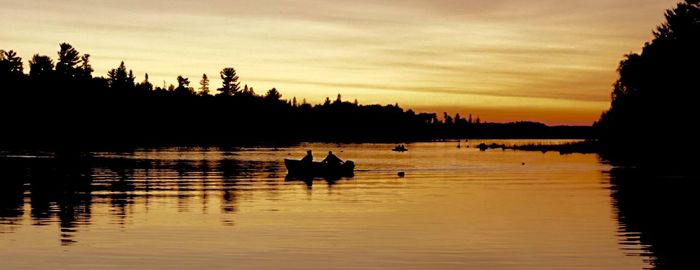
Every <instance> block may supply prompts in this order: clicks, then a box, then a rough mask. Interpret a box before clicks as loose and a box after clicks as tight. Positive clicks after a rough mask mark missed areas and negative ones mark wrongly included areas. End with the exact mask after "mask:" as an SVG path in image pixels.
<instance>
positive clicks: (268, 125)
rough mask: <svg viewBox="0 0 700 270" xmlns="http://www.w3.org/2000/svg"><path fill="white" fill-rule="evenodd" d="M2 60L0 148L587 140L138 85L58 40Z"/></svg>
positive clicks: (228, 89) (354, 107)
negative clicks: (52, 49) (38, 51)
mask: <svg viewBox="0 0 700 270" xmlns="http://www.w3.org/2000/svg"><path fill="white" fill-rule="evenodd" d="M0 55H2V59H0V85H1V86H2V88H1V90H0V113H2V115H3V116H4V118H5V119H6V121H4V123H3V125H4V127H3V130H4V134H2V140H1V141H0V144H4V145H75V144H81V145H158V144H239V143H245V142H272V143H280V142H295V141H318V140H320V141H407V140H432V139H445V138H468V137H501V138H503V137H506V138H507V137H514V138H522V137H528V138H534V137H540V138H549V137H563V138H567V137H581V136H585V134H586V133H587V131H588V130H587V129H586V128H584V127H556V128H550V127H547V126H545V125H543V124H539V123H530V122H520V123H512V124H494V123H481V121H480V120H479V119H478V118H477V119H476V120H472V117H471V116H469V118H466V119H465V118H462V117H461V116H460V115H459V114H457V115H455V116H454V117H452V116H450V115H447V114H446V113H445V114H444V116H443V117H442V118H441V119H440V118H439V117H438V115H437V114H435V113H416V112H414V111H412V110H404V109H402V108H401V107H399V106H398V104H396V105H386V106H382V105H360V104H358V103H357V101H354V102H347V101H343V100H342V98H341V96H340V95H338V96H337V98H336V99H335V100H331V99H330V98H327V99H326V101H325V102H324V103H323V104H317V105H311V104H308V103H307V102H305V101H301V102H299V101H297V99H296V97H293V98H292V99H283V98H282V97H283V96H282V94H281V93H280V92H279V91H278V90H277V89H275V88H273V89H270V90H268V91H267V92H266V93H265V94H263V95H260V94H257V93H256V92H255V90H254V89H253V88H252V87H248V86H247V85H243V86H241V82H240V81H239V77H238V75H237V74H236V70H235V69H234V68H231V67H227V68H224V69H222V71H221V72H220V74H218V75H219V76H220V77H221V79H222V82H223V83H222V85H221V86H220V87H218V88H216V89H215V92H216V94H215V95H211V94H210V92H211V90H210V84H209V77H207V75H206V74H204V75H203V76H202V78H201V80H199V87H198V89H197V90H198V91H195V88H194V87H192V86H190V84H191V81H190V79H189V78H185V77H183V76H178V77H177V86H175V85H171V86H170V87H167V88H165V87H163V88H161V87H154V86H153V84H151V83H150V82H149V81H148V74H146V75H145V76H144V80H143V81H140V82H137V80H136V77H135V76H134V74H133V72H132V71H131V70H128V69H127V67H126V65H125V64H124V62H122V63H121V64H120V65H119V66H118V67H116V68H114V69H112V70H109V71H108V72H107V77H106V78H103V77H93V75H92V73H93V68H92V66H91V65H90V56H89V55H87V54H85V55H80V53H79V52H78V51H77V50H76V49H75V48H73V46H71V45H69V44H67V43H63V44H60V51H59V52H58V60H57V61H56V62H55V63H54V61H53V60H52V59H51V58H50V57H49V56H44V55H34V57H32V59H31V60H30V61H29V73H28V74H25V72H24V69H23V65H22V59H20V58H19V57H17V54H16V53H15V52H14V51H6V52H2V53H1V54H0ZM211 88H214V87H211Z"/></svg>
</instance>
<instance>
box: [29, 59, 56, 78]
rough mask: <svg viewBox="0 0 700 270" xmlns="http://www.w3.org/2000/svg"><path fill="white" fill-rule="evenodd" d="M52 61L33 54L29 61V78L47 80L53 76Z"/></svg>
mask: <svg viewBox="0 0 700 270" xmlns="http://www.w3.org/2000/svg"><path fill="white" fill-rule="evenodd" d="M53 67H54V64H53V60H51V57H48V56H45V55H38V54H35V55H34V57H32V59H31V60H29V76H30V77H32V78H47V77H49V76H51V75H52V74H53Z"/></svg>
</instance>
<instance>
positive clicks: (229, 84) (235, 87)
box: [218, 67, 240, 96]
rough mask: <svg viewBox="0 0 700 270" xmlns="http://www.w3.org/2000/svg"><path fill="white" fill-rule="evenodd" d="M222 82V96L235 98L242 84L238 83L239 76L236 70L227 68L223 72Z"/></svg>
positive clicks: (220, 90)
mask: <svg viewBox="0 0 700 270" xmlns="http://www.w3.org/2000/svg"><path fill="white" fill-rule="evenodd" d="M220 75H221V80H223V82H222V86H221V88H219V89H218V90H219V92H220V93H219V94H220V95H222V96H233V95H235V94H236V93H238V91H239V90H240V82H238V75H236V69H234V68H232V67H227V68H224V69H223V70H221V73H220Z"/></svg>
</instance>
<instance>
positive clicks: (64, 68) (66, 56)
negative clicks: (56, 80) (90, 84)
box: [56, 43, 89, 78]
mask: <svg viewBox="0 0 700 270" xmlns="http://www.w3.org/2000/svg"><path fill="white" fill-rule="evenodd" d="M60 47H61V50H60V51H58V62H57V63H56V73H58V75H60V76H62V77H64V78H76V77H79V76H80V74H79V72H78V67H77V66H78V64H79V63H80V53H78V51H77V50H76V49H75V48H73V46H72V45H70V44H68V43H61V44H60ZM88 57H89V56H88Z"/></svg>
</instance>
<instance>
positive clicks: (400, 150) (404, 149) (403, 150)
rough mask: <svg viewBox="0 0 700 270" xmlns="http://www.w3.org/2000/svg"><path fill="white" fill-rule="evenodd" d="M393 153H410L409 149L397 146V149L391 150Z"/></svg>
mask: <svg viewBox="0 0 700 270" xmlns="http://www.w3.org/2000/svg"><path fill="white" fill-rule="evenodd" d="M391 151H394V152H406V151H408V149H406V147H398V146H397V147H394V149H391Z"/></svg>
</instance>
